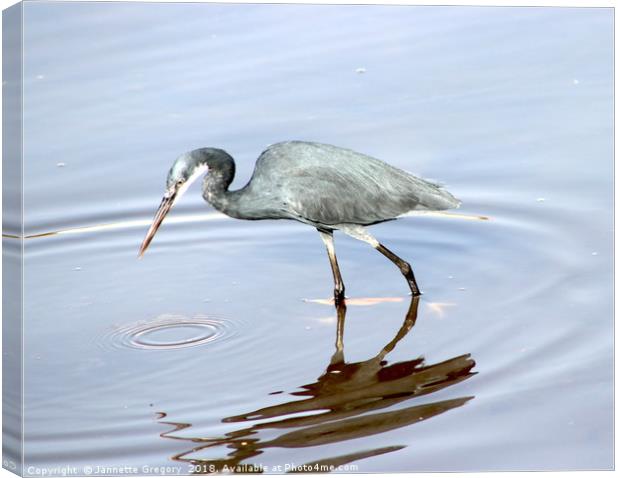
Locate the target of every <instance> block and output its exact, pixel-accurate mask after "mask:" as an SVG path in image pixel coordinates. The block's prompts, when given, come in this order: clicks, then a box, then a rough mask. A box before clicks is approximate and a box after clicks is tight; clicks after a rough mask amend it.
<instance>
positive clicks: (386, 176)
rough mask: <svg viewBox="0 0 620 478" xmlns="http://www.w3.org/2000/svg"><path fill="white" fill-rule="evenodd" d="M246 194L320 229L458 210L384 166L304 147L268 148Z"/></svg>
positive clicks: (344, 152) (435, 191)
mask: <svg viewBox="0 0 620 478" xmlns="http://www.w3.org/2000/svg"><path fill="white" fill-rule="evenodd" d="M248 188H249V189H250V190H253V189H254V190H255V191H256V192H257V193H258V192H259V191H260V196H262V200H265V201H268V202H269V203H270V205H269V207H270V208H271V209H273V208H274V207H277V208H278V209H280V210H281V211H282V212H284V213H287V214H290V215H291V217H293V218H296V219H300V220H304V221H305V222H310V223H313V224H321V225H335V224H339V223H352V224H362V225H369V224H374V223H377V222H382V221H387V220H390V219H394V218H396V217H397V216H399V215H401V214H405V213H407V212H409V211H413V210H422V211H437V210H444V209H451V208H455V207H458V205H459V204H460V202H459V201H458V200H457V199H456V198H455V197H454V196H452V194H450V193H449V192H448V191H446V190H444V189H442V188H441V187H440V186H438V185H436V184H433V183H431V182H429V181H425V180H424V179H421V178H417V177H415V176H413V175H411V174H409V173H406V172H405V171H402V170H400V169H398V168H395V167H393V166H391V165H389V164H387V163H385V162H383V161H380V160H378V159H375V158H373V157H370V156H366V155H364V154H360V153H357V152H355V151H352V150H349V149H344V148H339V147H336V146H331V145H327V144H320V143H311V142H303V141H290V142H285V143H278V144H274V145H272V146H270V147H269V148H267V149H266V150H265V151H264V152H263V153H262V154H261V156H260V157H259V158H258V161H257V162H256V167H255V170H254V174H253V176H252V179H251V181H250V183H249V184H248ZM248 192H249V191H248ZM265 194H266V196H265ZM254 196H255V197H258V196H259V195H258V194H256V195H254ZM276 203H277V204H276Z"/></svg>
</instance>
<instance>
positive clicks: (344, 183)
mask: <svg viewBox="0 0 620 478" xmlns="http://www.w3.org/2000/svg"><path fill="white" fill-rule="evenodd" d="M207 172H208V174H207V175H206V177H205V179H204V183H203V187H202V194H203V197H204V199H205V200H206V201H207V202H208V203H209V204H211V205H212V206H213V207H214V208H215V209H217V210H218V211H221V212H223V213H224V214H226V215H228V216H230V217H234V218H237V219H248V220H258V219H292V220H295V221H300V222H303V223H305V224H309V225H311V226H313V227H315V228H316V229H317V230H318V231H319V233H320V235H321V238H322V239H323V242H324V243H325V246H326V248H327V255H328V257H329V261H330V264H331V268H332V273H333V276H334V300H335V302H336V303H339V302H341V301H342V300H343V299H344V283H343V281H342V276H341V275H340V269H339V267H338V261H337V260H336V251H335V249H334V240H333V232H334V230H340V231H342V232H344V233H345V234H348V235H349V236H352V237H354V238H355V239H359V240H361V241H364V242H367V243H369V244H370V245H371V246H372V247H374V248H375V249H376V250H378V251H379V252H380V253H381V254H383V255H384V256H385V257H387V258H388V259H389V260H390V261H392V262H393V263H394V264H396V266H397V267H398V268H399V269H400V271H401V273H402V274H403V275H404V276H405V279H406V280H407V283H408V284H409V288H410V289H411V293H412V295H413V296H418V295H420V289H419V288H418V285H417V283H416V280H415V277H414V275H413V270H412V269H411V266H410V265H409V263H408V262H406V261H404V260H403V259H401V258H400V257H398V256H397V255H396V254H394V253H393V252H392V251H390V250H389V249H388V248H387V247H385V246H384V245H383V244H381V243H380V242H379V241H377V240H376V239H375V238H374V237H373V236H372V235H371V234H370V233H369V232H368V231H367V230H366V229H365V226H370V225H372V224H377V223H380V222H384V221H389V220H391V219H396V218H397V217H398V216H401V215H403V214H406V213H408V212H411V211H438V210H443V209H451V208H455V207H458V206H459V204H460V201H458V200H457V199H456V198H455V197H454V196H452V194H450V193H449V192H447V191H445V190H444V189H442V188H441V187H440V186H438V185H436V184H433V183H431V182H429V181H426V180H424V179H420V178H417V177H415V176H413V175H411V174H409V173H406V172H405V171H402V170H400V169H398V168H395V167H393V166H390V165H389V164H387V163H384V162H383V161H380V160H378V159H375V158H372V157H370V156H366V155H364V154H360V153H356V152H355V151H351V150H349V149H345V148H339V147H336V146H330V145H327V144H320V143H311V142H305V141H288V142H284V143H277V144H274V145H272V146H270V147H268V148H267V149H266V150H265V151H263V153H262V154H261V155H260V157H259V158H258V160H257V161H256V166H255V168H254V173H253V174H252V178H251V179H250V181H249V182H248V183H247V184H246V185H245V186H244V187H243V188H241V189H239V190H237V191H229V190H228V186H229V185H230V183H231V182H232V180H233V178H234V176H235V162H234V160H233V158H232V157H231V156H230V155H229V154H228V153H227V152H226V151H223V150H221V149H217V148H200V149H196V150H194V151H191V152H189V153H186V154H183V155H182V156H180V157H179V158H177V160H176V161H175V162H174V164H173V165H172V168H171V169H170V171H169V173H168V179H167V183H166V192H165V194H164V198H163V200H162V202H161V205H160V206H159V209H158V210H157V212H156V214H155V218H154V219H153V224H152V225H151V227H150V228H149V230H148V232H147V233H146V237H145V238H144V242H142V245H141V247H140V253H139V255H140V257H142V255H143V254H144V252H145V251H146V248H147V247H148V246H149V244H150V243H151V241H152V240H153V237H154V236H155V233H156V232H157V229H158V228H159V226H160V224H161V223H162V221H163V220H164V218H165V217H166V214H168V211H170V209H171V208H172V206H173V205H174V204H175V202H176V201H178V200H179V198H180V197H181V196H182V195H183V193H185V191H186V190H187V188H189V186H190V184H191V183H192V182H193V181H195V180H196V179H197V178H198V177H200V176H201V175H202V174H203V173H207Z"/></svg>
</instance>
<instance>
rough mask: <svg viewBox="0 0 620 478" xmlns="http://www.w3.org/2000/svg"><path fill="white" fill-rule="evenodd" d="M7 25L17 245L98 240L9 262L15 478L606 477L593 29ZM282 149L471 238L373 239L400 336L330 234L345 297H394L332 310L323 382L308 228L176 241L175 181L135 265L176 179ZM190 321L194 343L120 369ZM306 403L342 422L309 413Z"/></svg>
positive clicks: (605, 212) (183, 227)
mask: <svg viewBox="0 0 620 478" xmlns="http://www.w3.org/2000/svg"><path fill="white" fill-rule="evenodd" d="M24 8H25V14H24V19H25V20H24V21H25V23H24V25H25V30H24V51H25V64H24V139H25V143H24V154H25V169H24V175H25V177H24V189H25V232H26V234H27V235H34V234H40V233H45V232H50V231H63V230H66V229H68V228H75V227H83V226H99V225H102V224H107V225H110V224H111V225H112V226H108V227H107V228H97V227H93V228H92V229H84V230H81V231H77V232H75V231H73V233H68V234H67V233H63V234H57V235H52V236H45V237H38V238H36V237H35V238H30V239H27V240H26V241H25V244H26V245H25V272H24V275H25V291H26V292H25V300H26V302H25V319H24V329H25V347H26V352H25V353H26V357H25V403H24V416H25V438H26V443H25V458H26V465H25V467H24V468H25V470H26V471H27V472H28V466H32V467H48V468H49V467H53V466H57V465H60V464H63V465H67V464H71V465H75V466H78V467H80V468H81V469H82V470H83V467H88V466H90V467H92V468H93V470H92V471H93V474H106V468H101V472H99V470H100V469H98V468H97V467H98V466H99V467H112V468H110V469H112V470H113V469H114V467H122V466H131V467H135V468H136V469H137V470H138V473H143V472H145V469H143V467H147V469H146V470H148V467H154V466H170V467H177V466H178V467H180V468H179V469H178V470H177V469H176V468H175V469H174V470H172V471H170V470H169V472H172V473H175V472H178V473H187V472H190V471H191V470H192V469H194V470H196V471H210V469H211V468H209V467H211V466H216V465H215V464H217V466H218V467H220V468H218V469H221V466H222V465H223V464H225V463H233V462H234V464H236V465H249V464H253V465H255V466H260V467H263V469H265V470H267V471H272V472H279V471H280V469H278V468H277V467H279V466H282V467H284V466H286V465H289V466H290V465H291V464H296V465H301V464H306V463H316V462H321V460H326V461H324V462H321V463H329V464H331V465H334V466H337V465H338V464H343V463H346V464H347V466H355V467H356V468H350V469H349V471H358V472H411V471H427V470H428V471H481V470H569V469H610V468H611V467H612V464H613V456H612V453H613V452H612V449H613V446H612V436H613V435H612V433H613V431H612V430H613V429H612V412H613V408H612V407H613V402H612V400H613V399H612V394H613V382H612V380H613V379H612V375H613V374H612V356H613V338H612V337H613V334H612V327H613V315H612V314H613V313H612V301H613V295H612V294H613V292H612V262H613V248H612V247H613V246H612V239H613V216H612V199H613V179H612V177H613V136H612V134H613V102H612V99H613V96H612V95H613V71H612V67H613V61H612V60H613V56H612V53H613V52H612V38H613V11H612V10H611V9H601V8H596V9H594V8H592V9H587V8H581V9H574V8H489V7H397V6H312V5H305V6H301V5H206V4H165V3H156V4H132V3H61V2H49V3H34V2H33V3H27V4H25V7H24ZM288 139H303V140H312V141H320V142H325V143H331V144H336V145H339V146H343V147H348V148H351V149H354V150H357V151H360V152H363V153H365V154H369V155H372V156H375V157H377V158H380V159H383V160H385V161H387V162H389V163H391V164H393V165H395V166H398V167H400V168H403V169H405V170H408V171H411V172H413V173H415V174H418V175H421V176H423V177H426V178H429V179H433V180H438V181H441V182H442V183H444V184H445V186H446V188H447V189H449V190H450V191H451V192H452V193H453V194H454V195H455V196H457V197H458V198H459V199H461V200H462V202H463V205H462V207H461V209H460V210H459V211H458V212H459V213H460V214H464V215H472V216H477V215H484V216H488V217H489V218H490V219H489V220H488V221H480V220H467V219H459V218H448V217H420V218H404V219H401V220H399V221H394V222H390V223H384V224H381V225H377V226H375V227H373V234H375V235H376V236H377V237H378V238H379V239H380V240H381V241H382V242H384V243H385V244H386V245H387V246H388V247H390V248H391V249H392V250H394V251H395V252H396V253H398V254H399V255H401V256H402V257H404V258H406V259H407V260H409V261H410V262H411V263H412V265H413V267H414V270H415V272H416V276H417V278H418V282H419V283H420V285H421V288H422V289H423V291H424V295H423V297H422V300H421V302H420V303H419V305H418V308H417V319H416V321H415V324H414V325H412V324H411V320H410V321H409V322H406V321H405V319H406V318H407V311H408V308H409V305H410V304H409V300H410V299H409V297H408V296H407V292H408V289H407V286H406V283H405V281H404V280H403V279H402V277H401V276H400V274H399V273H398V271H397V270H396V269H395V268H394V267H393V266H392V265H391V264H390V263H389V262H387V261H386V260H385V258H383V257H381V256H380V255H379V254H377V253H376V252H375V251H373V250H372V249H371V248H369V247H368V246H367V245H366V244H363V243H359V242H356V241H354V240H352V239H349V238H346V237H340V236H338V235H337V236H336V244H337V251H338V254H339V261H340V264H341V268H342V272H343V276H344V280H345V284H346V285H347V294H348V295H349V296H350V297H351V298H352V299H358V300H357V303H358V304H359V303H368V302H372V301H368V300H365V301H364V300H359V299H360V298H362V299H364V298H383V299H385V298H388V299H390V300H383V301H380V302H379V303H376V304H375V305H355V304H356V301H355V300H351V305H349V307H348V310H347V314H346V322H345V331H344V351H343V354H344V359H343V358H342V357H339V356H338V354H337V356H336V358H335V359H334V358H333V354H334V352H335V350H336V349H335V346H334V341H335V339H336V324H337V318H336V311H335V309H334V308H333V306H330V305H324V304H320V303H315V302H308V301H306V300H304V299H326V298H328V297H329V296H330V294H331V290H332V283H331V273H330V270H329V265H328V261H327V258H326V255H325V252H324V248H323V245H322V243H321V241H320V240H319V237H318V235H317V234H316V232H315V231H313V230H312V229H310V228H309V227H307V226H304V225H301V224H297V223H290V222H283V221H265V222H242V221H236V220H232V219H226V218H222V217H218V216H214V217H211V216H208V217H209V218H211V219H212V220H203V219H204V218H202V217H198V218H196V217H195V216H196V215H197V214H207V213H209V212H212V210H211V208H210V206H208V205H206V204H205V203H203V201H202V198H201V194H200V192H199V187H198V186H196V187H195V188H192V189H191V190H190V191H189V192H188V193H187V194H186V196H185V197H184V198H183V202H182V204H180V205H179V206H178V207H176V208H175V210H174V211H173V212H172V213H171V217H170V218H171V219H174V218H176V220H177V222H176V223H175V222H173V221H171V222H169V223H164V225H163V226H162V228H161V230H160V232H159V233H158V235H157V237H156V238H155V240H154V242H153V244H152V246H151V248H150V249H149V251H148V252H147V254H146V256H145V258H144V259H143V260H137V259H136V255H137V250H138V247H139V244H140V242H141V240H142V238H143V236H144V234H145V232H146V229H147V226H148V222H149V221H150V219H151V217H152V215H153V213H154V211H155V209H156V207H157V206H158V204H159V201H160V199H161V195H162V193H163V191H164V184H165V177H166V174H167V171H168V168H169V167H170V165H171V164H172V161H173V160H174V158H175V157H177V156H178V155H179V154H181V153H183V152H185V151H188V150H191V149H194V148H197V147H202V146H215V147H220V148H223V149H225V150H227V151H228V152H229V153H230V154H232V155H233V156H234V157H235V158H236V160H237V178H236V179H235V181H234V183H233V188H236V187H240V186H242V185H243V184H244V183H245V182H246V181H247V179H248V178H249V177H250V175H251V172H252V169H253V165H254V161H255V158H256V157H258V155H259V153H260V152H261V151H262V150H263V149H264V148H265V147H266V146H267V145H268V144H271V143H275V142H278V141H283V140H288ZM196 321H198V322H199V323H204V321H206V322H207V323H208V324H215V325H213V330H211V329H209V331H208V334H207V335H209V334H211V333H213V334H214V337H215V339H214V340H205V341H204V343H199V344H197V345H194V346H179V347H177V346H172V347H165V348H161V349H157V347H154V348H153V347H151V348H149V347H146V348H141V347H135V346H132V340H134V341H135V338H136V334H138V336H141V335H140V334H147V336H148V335H149V334H150V336H151V337H156V338H157V341H158V342H162V341H163V342H165V340H166V334H167V333H169V334H170V335H169V337H168V338H169V340H170V343H171V344H178V343H181V342H183V341H188V340H191V339H192V337H193V335H192V334H194V335H195V334H198V335H200V334H204V333H205V332H204V330H203V329H200V327H202V326H200V325H198V326H197V325H195V323H196ZM200 321H203V322H200ZM403 321H405V322H404V323H405V324H407V323H409V325H410V326H411V325H412V326H411V328H410V330H409V331H408V333H407V334H405V335H404V336H402V337H401V340H400V341H399V342H398V343H397V344H396V346H395V347H394V349H393V350H392V351H390V352H389V353H387V352H386V351H385V350H384V353H387V354H386V355H385V357H383V356H382V355H381V350H382V349H383V348H384V347H385V346H386V344H388V343H389V342H390V341H391V340H392V339H393V338H394V337H395V336H396V334H397V332H398V331H399V329H400V327H401V325H402V324H403ZM192 323H193V324H194V325H191V324H192ZM162 325H164V329H160V328H157V327H159V326H162ZM211 326H212V325H209V327H211ZM145 327H146V328H147V329H148V330H151V331H150V332H144V329H145ZM149 327H153V329H149ZM194 338H199V337H194ZM378 354H379V355H378ZM464 354H470V356H469V357H465V358H462V356H463V355H464ZM378 356H379V359H376V357H378ZM373 357H375V359H373ZM420 357H423V358H424V364H422V363H417V362H415V361H416V360H417V359H418V358H420ZM459 357H461V358H459ZM343 360H344V362H343ZM381 360H385V361H387V363H385V362H381ZM451 360H452V361H451ZM330 361H331V362H332V366H331V368H330V366H329V364H330ZM445 361H449V362H447V365H446V364H442V363H443V362H445ZM474 362H475V365H473V363H474ZM399 363H400V364H401V365H398V366H395V367H394V368H392V369H390V368H389V367H390V366H392V365H394V364H399ZM334 364H335V365H334ZM345 364H346V365H345ZM438 364H439V365H438ZM424 366H432V367H430V368H429V369H423V367H424ZM334 367H336V368H335V369H334ZM446 367H447V368H448V372H447V373H448V375H447V378H446V377H445V376H444V380H443V381H442V385H441V386H436V385H432V384H433V380H432V379H431V378H429V374H431V375H432V374H433V373H435V371H436V370H442V372H441V374H440V373H439V372H438V374H439V375H438V376H443V375H442V374H443V373H446V371H445V370H443V368H446ZM334 370H335V371H334ZM424 370H427V371H424ZM429 370H430V371H429ZM474 372H476V374H475V375H470V373H474ZM399 373H402V374H404V375H403V377H402V379H403V380H405V381H407V380H412V382H411V383H409V382H407V383H408V384H409V385H407V387H409V388H407V387H405V389H403V388H402V387H403V385H402V382H398V381H397V378H398V377H400V375H398V374H399ZM323 374H326V375H325V377H327V378H323V379H321V380H319V377H321V376H322V375H323ZM329 374H334V375H335V376H338V377H342V378H338V377H334V378H329V377H331V376H330V375H329ZM394 374H396V375H394ZM433 376H434V375H433ZM332 380H333V382H332ZM325 383H326V384H327V385H321V384H325ZM378 383H381V384H383V385H382V386H385V387H386V390H387V391H383V392H381V393H379V392H377V393H378V395H377V394H375V395H372V396H373V397H374V398H373V399H372V400H371V401H369V400H370V399H369V398H368V396H366V395H364V394H367V393H370V392H369V390H374V389H373V388H372V387H371V385H372V386H378V385H377V384H378ZM308 384H315V385H314V388H312V387H311V389H312V390H315V392H314V393H315V394H316V395H315V399H316V398H317V397H318V398H320V399H321V400H327V399H326V397H331V398H329V399H330V400H332V401H335V402H334V403H336V405H334V404H333V403H332V405H330V406H328V405H326V404H325V403H326V402H323V401H320V400H319V401H318V402H316V403H318V405H317V407H318V408H316V409H315V410H313V411H311V412H310V411H305V412H303V411H300V410H299V404H298V403H295V402H298V401H300V400H304V399H308V396H307V395H299V394H297V395H291V393H295V392H299V391H300V390H307V389H303V388H300V387H302V386H304V385H308ZM317 384H318V385H317ZM373 384H374V385H373ZM399 387H400V388H399ZM416 387H417V388H416ZM429 387H430V388H429ZM397 389H398V390H400V392H398V393H397V392H395V391H394V390H397ZM345 390H349V391H350V392H351V391H354V392H355V393H353V392H351V393H352V395H347V394H346V393H345ZM422 391H425V393H422ZM280 392H281V393H280ZM373 393H374V392H373ZM356 394H357V395H356ZM359 394H361V395H359ZM353 396H355V397H356V398H353ZM361 397H365V398H361ZM378 397H379V398H378ZM373 400H374V401H373ZM371 402H372V403H374V404H375V405H373V406H375V407H376V408H372V407H371V405H369V404H370V403H371ZM312 403H315V402H312ZM277 405H281V407H280V408H277V409H271V410H272V412H273V414H274V415H273V416H272V417H270V418H261V419H260V420H256V421H235V420H231V419H230V417H236V416H243V415H246V414H252V413H253V412H255V411H256V410H259V409H261V408H264V407H270V406H277ZM325 407H327V408H325ZM330 407H331V408H330ZM364 407H371V408H364ZM412 407H418V408H412ZM317 410H328V411H329V412H328V413H330V414H331V415H325V416H323V417H319V418H316V417H314V418H310V415H312V414H316V413H320V412H318V411H317ZM345 412H346V413H348V415H346V413H345ZM323 413H326V412H323ZM339 413H340V415H338V414H339ZM381 413H389V414H390V415H378V414H381ZM343 414H344V415H343ZM345 415H346V416H345ZM374 415H376V416H374ZM304 416H305V417H306V418H304V419H302V420H301V421H298V422H285V421H284V420H285V419H286V418H290V417H297V418H300V417H304ZM420 417H422V418H421V419H420ZM304 420H305V421H304ZM345 420H359V421H353V422H346V421H345ZM387 421H390V423H392V424H393V426H387V425H386V423H387ZM302 422H303V423H302ZM311 422H312V423H311ZM178 424H187V425H189V426H186V427H182V426H180V425H178ZM253 425H254V426H257V428H251V427H252V426H253ZM313 427H319V428H313ZM321 427H323V428H321ZM352 429H355V430H357V431H356V432H352V431H351V430H352ZM173 430H174V431H173ZM248 430H249V431H248ZM171 431H172V432H171ZM168 432H171V433H168ZM291 433H292V434H291ZM329 437H331V438H329ZM192 440H193V441H192ZM313 440H315V441H313ZM321 440H323V441H321ZM202 445H209V446H202ZM195 447H200V449H199V450H196V451H195V452H191V450H192V449H194V448H195ZM186 452H187V454H186ZM190 452H191V453H190ZM226 460H227V461H226ZM343 466H344V465H343ZM200 467H204V469H201V468H200ZM110 469H108V472H109V470H110ZM36 470H37V468H32V469H31V472H30V474H36V473H37V472H36ZM282 471H284V468H282ZM151 472H152V471H151Z"/></svg>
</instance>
